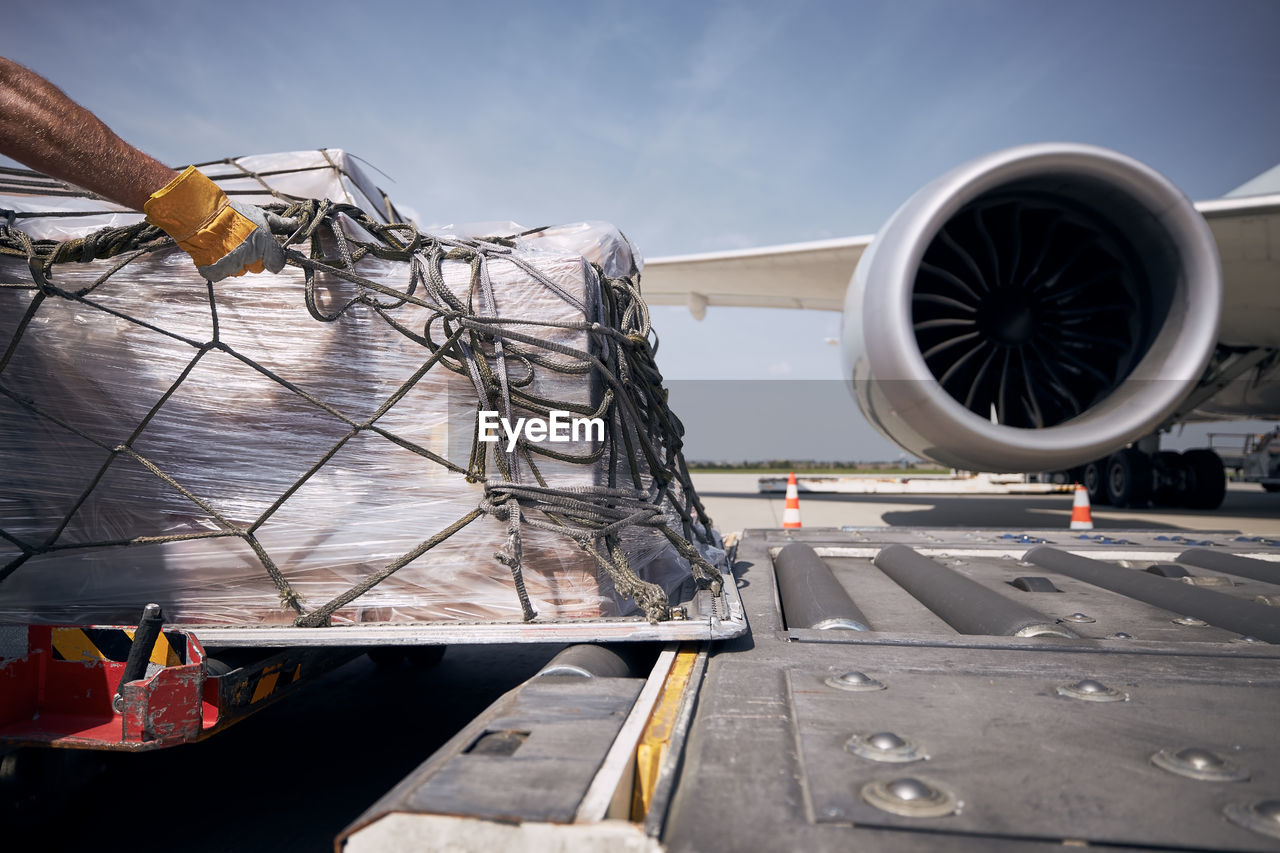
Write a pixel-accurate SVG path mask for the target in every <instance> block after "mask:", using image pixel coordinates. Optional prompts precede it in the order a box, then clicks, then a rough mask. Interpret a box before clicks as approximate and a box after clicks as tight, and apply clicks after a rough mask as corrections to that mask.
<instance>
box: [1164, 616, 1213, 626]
mask: <svg viewBox="0 0 1280 853" xmlns="http://www.w3.org/2000/svg"><path fill="white" fill-rule="evenodd" d="M1173 624H1175V625H1187V626H1188V627H1191V628H1207V627H1209V623H1208V622H1206V621H1204V620H1203V619H1197V618H1196V617H1194V616H1179V617H1178V618H1177V619H1174V620H1173Z"/></svg>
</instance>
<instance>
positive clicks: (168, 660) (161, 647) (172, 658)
mask: <svg viewBox="0 0 1280 853" xmlns="http://www.w3.org/2000/svg"><path fill="white" fill-rule="evenodd" d="M124 632H125V634H126V635H128V637H129V639H130V640H132V639H133V631H132V630H130V629H129V628H125V629H124ZM150 660H151V662H152V663H153V664H155V665H156V666H179V665H180V664H181V663H182V658H180V657H178V653H177V652H176V651H174V649H173V646H171V645H169V638H168V637H166V636H165V635H164V632H163V631H161V632H160V634H159V636H157V637H156V644H155V645H154V646H152V648H151V658H150Z"/></svg>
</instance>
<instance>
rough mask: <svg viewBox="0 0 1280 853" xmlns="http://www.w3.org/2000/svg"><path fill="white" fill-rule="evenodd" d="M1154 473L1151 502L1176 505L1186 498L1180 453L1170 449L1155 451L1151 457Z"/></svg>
mask: <svg viewBox="0 0 1280 853" xmlns="http://www.w3.org/2000/svg"><path fill="white" fill-rule="evenodd" d="M1151 466H1152V467H1153V468H1154V469H1155V473H1156V479H1155V483H1156V487H1155V490H1154V491H1152V493H1151V502H1152V503H1153V504H1155V505H1156V506H1178V505H1179V504H1181V503H1182V502H1183V501H1185V500H1186V498H1187V472H1186V468H1187V466H1186V463H1185V462H1183V460H1182V454H1181V453H1177V452H1175V451H1172V450H1160V451H1157V452H1156V453H1155V454H1153V455H1152V457H1151Z"/></svg>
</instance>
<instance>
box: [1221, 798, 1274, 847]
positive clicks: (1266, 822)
mask: <svg viewBox="0 0 1280 853" xmlns="http://www.w3.org/2000/svg"><path fill="white" fill-rule="evenodd" d="M1223 812H1224V813H1225V814H1226V816H1227V819H1228V820H1230V821H1231V822H1232V823H1235V824H1238V825H1240V826H1243V827H1244V828H1245V829H1251V830H1253V831H1254V832H1257V833H1261V834H1262V835H1270V836H1271V837H1272V838H1280V800H1260V801H1258V802H1256V803H1249V804H1245V803H1232V804H1231V805H1229V806H1227V807H1226V808H1225V809H1223Z"/></svg>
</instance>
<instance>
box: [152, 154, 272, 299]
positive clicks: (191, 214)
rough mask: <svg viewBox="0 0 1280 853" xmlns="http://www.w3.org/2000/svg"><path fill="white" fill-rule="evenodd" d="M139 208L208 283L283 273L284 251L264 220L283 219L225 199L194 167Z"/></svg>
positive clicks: (248, 205)
mask: <svg viewBox="0 0 1280 853" xmlns="http://www.w3.org/2000/svg"><path fill="white" fill-rule="evenodd" d="M142 209H143V211H144V212H145V213H146V214H147V221H148V222H150V223H151V224H152V225H155V226H156V227H158V228H161V229H163V230H164V232H165V233H166V234H168V235H169V236H170V237H172V238H173V239H174V240H175V241H176V242H177V244H178V247H179V248H180V249H182V250H183V251H184V252H186V253H187V254H188V255H190V256H191V260H192V261H194V262H195V265H196V269H197V270H199V271H200V274H201V275H202V276H204V277H205V278H206V279H208V280H209V281H221V280H222V279H224V278H227V277H228V276H237V275H244V274H245V273H246V272H262V271H263V270H264V269H266V270H270V271H271V272H273V273H274V272H280V270H282V269H284V249H282V248H281V247H280V244H279V243H277V242H276V239H275V237H273V236H272V234H271V227H270V225H269V224H268V218H270V219H272V220H275V222H276V223H277V224H278V223H288V222H289V220H286V219H281V218H280V217H278V216H276V215H275V214H274V213H266V212H265V211H263V210H262V209H261V208H258V207H255V206H254V205H252V204H242V203H240V202H238V201H231V200H230V199H228V198H227V194H226V193H224V192H223V191H222V190H221V189H220V188H219V187H218V185H217V184H215V183H214V182H213V181H211V180H209V179H208V178H206V177H205V176H204V175H202V174H201V173H200V172H197V171H196V168H195V166H188V167H187V168H186V170H185V171H184V172H183V173H182V174H181V175H179V176H178V177H176V178H174V179H173V180H172V181H170V182H169V183H168V184H166V185H165V186H164V187H163V188H162V189H159V190H157V191H156V192H154V193H152V194H151V198H149V199H147V202H146V204H144V205H143V208H142Z"/></svg>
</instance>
